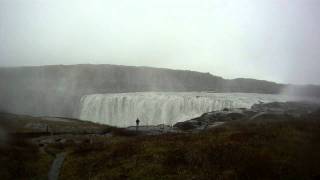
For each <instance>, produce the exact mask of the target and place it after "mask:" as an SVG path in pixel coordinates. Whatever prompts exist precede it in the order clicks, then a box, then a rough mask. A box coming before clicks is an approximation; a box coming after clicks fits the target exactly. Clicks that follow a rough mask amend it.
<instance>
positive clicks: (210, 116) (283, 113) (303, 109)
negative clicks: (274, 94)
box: [173, 102, 320, 131]
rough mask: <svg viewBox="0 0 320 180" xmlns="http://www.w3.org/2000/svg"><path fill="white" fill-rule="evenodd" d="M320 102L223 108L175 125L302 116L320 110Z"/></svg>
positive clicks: (195, 127)
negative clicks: (248, 107)
mask: <svg viewBox="0 0 320 180" xmlns="http://www.w3.org/2000/svg"><path fill="white" fill-rule="evenodd" d="M319 109H320V104H315V103H309V102H272V103H259V104H255V105H253V106H252V107H251V108H250V109H246V108H237V109H227V108H225V109H223V110H221V111H213V112H208V113H205V114H203V115H202V116H200V117H197V118H194V119H191V120H188V121H184V122H179V123H176V124H175V125H174V126H173V127H174V128H175V129H178V130H183V131H202V130H206V129H210V128H212V127H216V126H217V125H220V124H223V123H225V122H229V121H234V120H251V121H259V120H263V119H274V120H277V119H290V118H300V117H302V116H306V115H308V114H311V113H314V112H316V111H319Z"/></svg>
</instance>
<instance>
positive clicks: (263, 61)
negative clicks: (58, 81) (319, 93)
mask: <svg viewBox="0 0 320 180" xmlns="http://www.w3.org/2000/svg"><path fill="white" fill-rule="evenodd" d="M319 22H320V0H87V1H85V0H0V66H22V65H46V64H82V63H92V64H122V65H135V66H154V67H166V68H173V69H188V70H195V71H201V72H210V73H212V74H215V75H220V76H223V77H225V78H236V77H249V78H257V79H266V80H272V81H276V82H284V83H298V84H306V83H312V84H320V78H319V77H320V48H319V47H320V46H319V43H320V23H319Z"/></svg>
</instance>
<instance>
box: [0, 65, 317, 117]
mask: <svg viewBox="0 0 320 180" xmlns="http://www.w3.org/2000/svg"><path fill="white" fill-rule="evenodd" d="M286 87H287V86H286V85H282V84H277V83H273V82H268V81H261V80H254V79H233V80H227V79H223V78H221V77H218V76H214V75H211V74H209V73H200V72H194V71H185V70H170V69H162V68H150V67H133V66H119V65H51V66H38V67H13V68H0V101H1V102H2V103H1V104H0V111H3V112H12V113H18V114H30V115H50V116H66V117H74V116H75V114H76V112H74V110H75V109H77V106H78V104H79V100H80V97H81V96H83V95H85V94H92V93H115V92H117V93H119V92H137V91H215V92H248V93H280V92H282V90H283V89H285V88H286ZM300 89H306V87H301V88H300ZM300 89H298V90H295V93H300V92H301V91H300ZM319 89H320V88H319V87H318V86H314V87H312V91H311V90H310V93H309V94H308V95H315V94H316V95H318V96H319V95H320V93H319V92H320V91H319Z"/></svg>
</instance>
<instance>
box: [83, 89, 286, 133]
mask: <svg viewBox="0 0 320 180" xmlns="http://www.w3.org/2000/svg"><path fill="white" fill-rule="evenodd" d="M288 99H289V97H287V96H283V95H270V94H248V93H205V92H203V93H201V92H184V93H181V92H180V93H177V92H172V93H169V92H143V93H120V94H92V95H86V96H83V97H82V98H81V105H80V106H81V107H80V117H79V118H80V119H82V120H89V121H93V122H97V123H102V124H108V125H113V126H118V127H127V126H132V125H135V120H136V119H137V118H139V119H140V124H141V125H158V124H168V125H173V124H175V123H177V122H180V121H185V120H189V119H191V118H194V117H198V116H200V115H202V114H203V113H205V112H209V111H215V110H221V109H223V108H250V107H251V106H252V105H253V104H255V103H258V102H259V101H262V102H273V101H287V100H288Z"/></svg>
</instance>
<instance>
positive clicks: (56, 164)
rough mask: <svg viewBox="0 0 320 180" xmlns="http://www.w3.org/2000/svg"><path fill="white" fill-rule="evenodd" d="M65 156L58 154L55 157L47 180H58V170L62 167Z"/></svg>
mask: <svg viewBox="0 0 320 180" xmlns="http://www.w3.org/2000/svg"><path fill="white" fill-rule="evenodd" d="M65 156H66V153H65V152H63V153H59V154H57V155H56V159H54V161H53V163H52V165H51V168H50V171H49V173H48V179H49V180H58V179H59V174H60V169H61V167H62V164H63V161H64V158H65Z"/></svg>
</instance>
